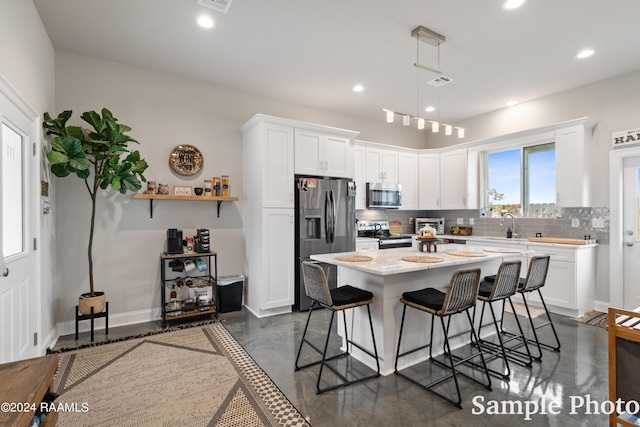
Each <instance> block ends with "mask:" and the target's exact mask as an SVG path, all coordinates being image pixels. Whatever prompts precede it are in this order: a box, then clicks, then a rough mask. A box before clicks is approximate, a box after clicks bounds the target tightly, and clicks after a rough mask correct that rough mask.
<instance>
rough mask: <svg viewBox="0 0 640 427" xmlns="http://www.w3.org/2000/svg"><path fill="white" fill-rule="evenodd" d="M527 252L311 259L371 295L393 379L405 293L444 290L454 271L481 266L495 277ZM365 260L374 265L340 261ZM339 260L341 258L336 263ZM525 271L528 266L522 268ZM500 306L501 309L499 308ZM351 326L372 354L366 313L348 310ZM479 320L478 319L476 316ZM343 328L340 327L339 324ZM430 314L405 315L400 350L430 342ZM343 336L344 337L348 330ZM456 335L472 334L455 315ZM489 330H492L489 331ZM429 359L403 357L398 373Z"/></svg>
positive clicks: (438, 335) (383, 367) (408, 251)
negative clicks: (509, 261) (410, 258)
mask: <svg viewBox="0 0 640 427" xmlns="http://www.w3.org/2000/svg"><path fill="white" fill-rule="evenodd" d="M452 252H453V253H463V254H464V253H466V254H467V256H459V255H454V254H452ZM525 254H526V250H525V251H520V250H515V249H512V248H495V247H486V248H485V247H481V246H472V245H456V244H449V245H446V249H445V248H444V247H443V249H441V250H440V251H439V252H437V253H431V254H427V253H422V252H416V250H415V249H412V248H399V249H386V250H382V251H362V252H351V253H334V254H322V255H312V256H311V259H313V260H315V261H319V262H324V263H327V264H333V265H336V266H337V267H338V286H343V285H347V284H349V285H352V286H355V287H358V288H361V289H365V290H368V291H370V292H372V293H373V295H374V300H373V303H372V304H371V316H372V318H373V328H374V331H375V337H376V344H377V347H378V357H379V360H380V373H381V374H382V375H389V374H392V373H393V372H394V363H395V354H396V346H397V343H398V334H399V330H400V321H401V318H402V308H403V304H402V303H400V298H401V297H402V294H403V292H407V291H415V290H418V289H422V288H426V287H433V288H437V289H441V290H443V291H444V290H446V288H447V286H448V285H449V280H450V279H451V276H452V274H453V272H454V271H456V270H457V269H459V268H465V267H480V268H481V269H482V276H481V277H484V276H485V275H489V274H495V273H496V272H497V271H498V267H499V265H500V263H501V262H502V261H503V259H505V258H513V257H520V256H523V255H525ZM349 255H362V256H367V257H370V258H371V260H368V261H361V262H351V261H341V260H340V259H342V258H343V257H345V256H347V257H348V256H349ZM416 255H422V256H431V257H436V258H440V259H441V261H440V262H434V263H420V262H410V261H405V260H403V259H402V258H403V257H407V256H416ZM336 258H337V259H336ZM523 268H526V266H523ZM497 307H502V305H499V306H496V308H497ZM349 312H353V313H347V323H348V328H349V334H350V336H352V337H353V338H354V340H355V341H356V342H358V343H363V344H364V345H365V347H367V348H370V349H372V348H373V345H372V343H371V333H370V332H369V325H368V320H367V315H366V311H365V310H358V309H356V310H349ZM478 317H479V316H478ZM338 324H339V325H341V324H342V322H339V323H338ZM430 325H431V315H429V314H427V313H425V312H421V311H418V310H413V309H409V310H407V314H406V318H405V326H404V328H405V331H404V333H403V339H402V344H403V345H402V348H401V351H405V350H409V349H410V348H415V347H417V346H419V345H423V344H426V343H427V342H428V340H429V328H430ZM341 328H342V326H340V329H339V332H340V333H341V334H342V335H343V336H344V331H342V330H341ZM451 328H452V329H451V330H452V332H453V333H456V332H462V331H465V330H467V329H468V322H467V320H466V316H453V318H452V319H451ZM487 331H490V329H489V328H488V330H487ZM468 338H469V335H468V334H464V335H463V336H461V337H459V338H456V339H455V340H453V341H452V342H451V344H452V347H453V346H456V345H461V344H463V343H464V342H467V341H468ZM441 349H442V331H441V330H440V328H439V327H438V325H436V328H435V333H434V354H438V353H440V352H441ZM352 354H353V356H354V357H355V358H357V359H358V360H360V361H361V362H363V363H365V364H367V365H368V366H370V367H375V364H374V361H373V360H371V357H369V356H366V355H363V354H362V353H361V352H359V351H358V349H357V348H354V349H353V353H352ZM427 358H428V350H423V351H420V352H416V353H413V354H411V355H408V356H406V357H403V358H402V360H401V362H402V363H401V364H400V365H399V366H398V368H399V369H403V368H404V367H406V366H410V365H413V364H415V363H419V362H421V361H423V360H426V359H427Z"/></svg>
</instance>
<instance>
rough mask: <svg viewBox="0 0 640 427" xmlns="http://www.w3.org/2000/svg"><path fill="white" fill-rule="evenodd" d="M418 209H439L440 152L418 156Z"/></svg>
mask: <svg viewBox="0 0 640 427" xmlns="http://www.w3.org/2000/svg"><path fill="white" fill-rule="evenodd" d="M418 191H419V196H418V199H419V202H418V209H440V154H439V153H420V154H419V156H418Z"/></svg>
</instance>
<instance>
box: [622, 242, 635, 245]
mask: <svg viewBox="0 0 640 427" xmlns="http://www.w3.org/2000/svg"><path fill="white" fill-rule="evenodd" d="M624 244H625V245H626V246H633V242H624Z"/></svg>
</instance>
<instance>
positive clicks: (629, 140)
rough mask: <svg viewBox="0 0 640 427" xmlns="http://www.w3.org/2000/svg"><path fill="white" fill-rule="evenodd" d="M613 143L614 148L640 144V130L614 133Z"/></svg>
mask: <svg viewBox="0 0 640 427" xmlns="http://www.w3.org/2000/svg"><path fill="white" fill-rule="evenodd" d="M612 143H613V146H614V147H621V146H626V145H633V144H640V128H637V129H630V130H622V131H620V132H614V133H613V140H612Z"/></svg>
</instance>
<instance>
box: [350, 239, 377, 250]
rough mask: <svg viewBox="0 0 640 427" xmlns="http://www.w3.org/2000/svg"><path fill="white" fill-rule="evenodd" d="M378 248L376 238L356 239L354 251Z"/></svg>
mask: <svg viewBox="0 0 640 427" xmlns="http://www.w3.org/2000/svg"><path fill="white" fill-rule="evenodd" d="M379 249H380V245H379V244H378V239H356V251H377V250H379Z"/></svg>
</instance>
